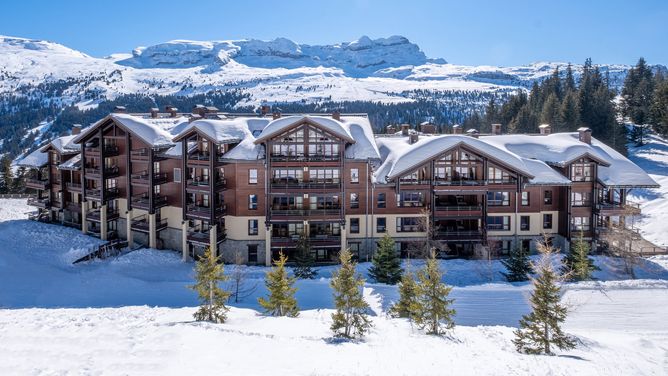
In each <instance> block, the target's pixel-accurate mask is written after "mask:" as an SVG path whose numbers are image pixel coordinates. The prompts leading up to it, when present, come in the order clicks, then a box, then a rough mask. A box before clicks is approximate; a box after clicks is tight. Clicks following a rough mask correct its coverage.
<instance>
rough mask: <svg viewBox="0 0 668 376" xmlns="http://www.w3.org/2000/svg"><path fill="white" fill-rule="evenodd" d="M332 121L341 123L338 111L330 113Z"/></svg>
mask: <svg viewBox="0 0 668 376" xmlns="http://www.w3.org/2000/svg"><path fill="white" fill-rule="evenodd" d="M332 119H334V120H338V121H341V111H339V110H334V111H333V112H332Z"/></svg>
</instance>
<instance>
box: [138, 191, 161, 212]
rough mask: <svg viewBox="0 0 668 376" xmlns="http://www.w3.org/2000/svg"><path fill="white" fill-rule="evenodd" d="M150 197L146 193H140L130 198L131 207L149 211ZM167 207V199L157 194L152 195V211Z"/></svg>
mask: <svg viewBox="0 0 668 376" xmlns="http://www.w3.org/2000/svg"><path fill="white" fill-rule="evenodd" d="M150 201H151V200H150V197H149V195H148V194H147V193H140V194H138V195H134V196H132V199H131V202H132V207H134V208H138V209H144V210H150V209H151V207H150V204H151V203H150ZM163 206H167V197H166V196H162V195H159V194H154V195H153V209H157V208H161V207H163Z"/></svg>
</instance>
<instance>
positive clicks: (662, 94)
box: [651, 79, 668, 137]
mask: <svg viewBox="0 0 668 376" xmlns="http://www.w3.org/2000/svg"><path fill="white" fill-rule="evenodd" d="M651 116H652V123H653V124H654V129H655V130H656V131H657V132H658V133H660V134H661V135H663V136H664V137H668V79H662V80H660V81H659V82H658V83H657V85H656V89H655V90H654V99H653V101H652V108H651Z"/></svg>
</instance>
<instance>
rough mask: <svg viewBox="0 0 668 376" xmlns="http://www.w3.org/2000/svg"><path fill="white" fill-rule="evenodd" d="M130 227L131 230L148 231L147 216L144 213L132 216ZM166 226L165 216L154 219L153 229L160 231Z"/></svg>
mask: <svg viewBox="0 0 668 376" xmlns="http://www.w3.org/2000/svg"><path fill="white" fill-rule="evenodd" d="M130 227H131V228H132V229H133V230H136V231H140V232H149V231H150V225H149V220H148V216H147V215H146V214H144V215H140V216H139V217H136V218H133V219H132V223H131V224H130ZM166 228H167V218H162V219H160V218H156V220H155V231H161V230H164V229H166Z"/></svg>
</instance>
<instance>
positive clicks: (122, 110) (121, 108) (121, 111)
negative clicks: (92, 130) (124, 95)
mask: <svg viewBox="0 0 668 376" xmlns="http://www.w3.org/2000/svg"><path fill="white" fill-rule="evenodd" d="M126 112H128V111H127V110H126V109H125V107H124V106H116V107H114V113H116V114H124V113H126Z"/></svg>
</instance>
